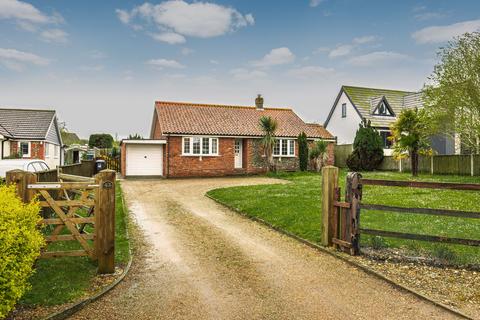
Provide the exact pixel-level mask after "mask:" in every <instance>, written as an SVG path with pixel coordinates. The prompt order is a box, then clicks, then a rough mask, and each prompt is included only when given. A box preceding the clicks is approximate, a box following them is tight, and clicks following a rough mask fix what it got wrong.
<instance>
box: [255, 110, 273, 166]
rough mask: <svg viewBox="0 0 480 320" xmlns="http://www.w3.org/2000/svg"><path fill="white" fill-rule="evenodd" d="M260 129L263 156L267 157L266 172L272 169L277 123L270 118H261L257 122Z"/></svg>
mask: <svg viewBox="0 0 480 320" xmlns="http://www.w3.org/2000/svg"><path fill="white" fill-rule="evenodd" d="M259 125H260V128H261V129H262V131H263V137H262V140H261V143H262V147H263V150H264V152H265V156H266V157H267V172H268V171H271V170H273V169H274V163H273V147H274V146H275V142H276V139H275V131H277V121H276V120H275V119H273V118H272V117H267V116H263V117H261V118H260V120H259Z"/></svg>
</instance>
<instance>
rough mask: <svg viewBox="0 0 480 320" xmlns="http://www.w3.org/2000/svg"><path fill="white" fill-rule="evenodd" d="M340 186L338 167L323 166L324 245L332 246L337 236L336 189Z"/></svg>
mask: <svg viewBox="0 0 480 320" xmlns="http://www.w3.org/2000/svg"><path fill="white" fill-rule="evenodd" d="M337 187H338V168H337V167H334V166H325V167H323V168H322V245H324V246H331V245H332V238H333V237H334V236H335V231H336V230H335V222H334V219H335V207H334V206H333V203H334V202H335V200H336V199H335V189H336V188H337Z"/></svg>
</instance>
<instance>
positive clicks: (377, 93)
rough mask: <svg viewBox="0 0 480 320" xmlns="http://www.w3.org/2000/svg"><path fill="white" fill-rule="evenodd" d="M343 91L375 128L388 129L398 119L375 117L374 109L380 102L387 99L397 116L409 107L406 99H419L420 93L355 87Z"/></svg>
mask: <svg viewBox="0 0 480 320" xmlns="http://www.w3.org/2000/svg"><path fill="white" fill-rule="evenodd" d="M343 90H344V91H345V93H346V94H347V95H348V96H349V97H350V99H351V100H352V103H353V104H354V105H355V107H356V108H357V110H358V111H359V112H360V114H361V115H362V117H364V118H366V119H368V120H370V121H371V122H372V125H373V126H376V127H388V126H390V124H391V123H392V122H394V121H395V120H396V117H386V116H375V115H372V111H373V109H374V108H375V107H376V106H377V104H378V102H380V100H381V98H382V97H385V98H386V99H387V102H388V104H389V105H390V107H391V108H392V110H393V112H394V113H395V115H396V116H398V114H400V112H401V111H402V109H404V108H406V107H409V106H406V104H405V97H407V99H408V97H409V96H411V97H418V93H415V92H411V91H400V90H388V89H375V88H363V87H353V86H343Z"/></svg>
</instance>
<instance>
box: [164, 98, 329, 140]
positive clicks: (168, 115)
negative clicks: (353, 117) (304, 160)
mask: <svg viewBox="0 0 480 320" xmlns="http://www.w3.org/2000/svg"><path fill="white" fill-rule="evenodd" d="M155 108H156V111H157V116H158V121H159V125H160V128H161V130H162V133H163V134H193V135H219V136H252V137H259V136H262V135H263V133H262V130H261V128H260V125H259V119H260V118H261V117H262V116H270V117H272V118H273V119H275V120H276V121H277V123H278V128H277V131H276V136H278V137H297V136H298V135H299V134H300V133H301V132H302V131H304V132H305V133H306V134H307V136H308V137H309V138H325V136H326V133H325V132H323V131H321V130H319V129H318V128H317V127H313V126H309V125H307V124H306V123H305V122H304V121H303V120H302V119H300V117H299V116H297V114H296V113H295V112H293V110H292V109H287V108H263V109H257V108H256V107H255V106H231V105H216V104H197V103H183V102H168V101H157V102H156V103H155ZM324 131H326V130H325V129H324ZM327 133H328V132H327ZM328 136H329V137H331V135H330V134H329V135H328Z"/></svg>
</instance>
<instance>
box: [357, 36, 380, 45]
mask: <svg viewBox="0 0 480 320" xmlns="http://www.w3.org/2000/svg"><path fill="white" fill-rule="evenodd" d="M376 40H377V37H376V36H363V37H357V38H354V39H353V43H355V44H365V43H370V42H373V41H376Z"/></svg>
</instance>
